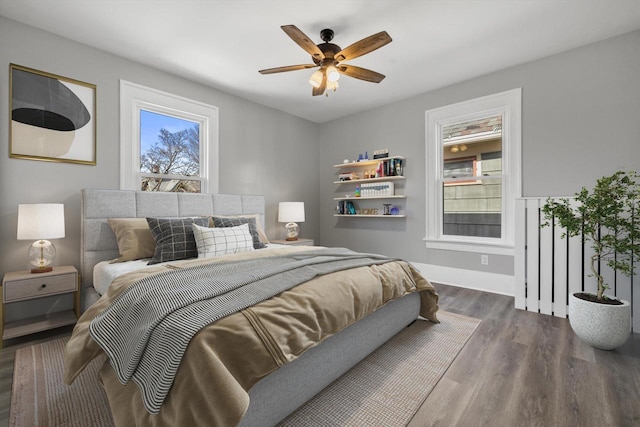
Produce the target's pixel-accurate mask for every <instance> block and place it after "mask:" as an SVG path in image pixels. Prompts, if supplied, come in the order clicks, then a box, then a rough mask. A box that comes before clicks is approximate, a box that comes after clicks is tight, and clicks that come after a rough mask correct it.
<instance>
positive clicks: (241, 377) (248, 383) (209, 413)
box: [65, 247, 438, 426]
mask: <svg viewBox="0 0 640 427" xmlns="http://www.w3.org/2000/svg"><path fill="white" fill-rule="evenodd" d="M308 249H310V248H306V249H305V248H304V247H288V248H282V249H277V250H269V251H255V252H249V253H244V254H238V255H233V256H229V257H225V259H228V260H231V259H243V258H247V257H264V256H272V255H277V254H283V253H286V252H294V251H300V250H308ZM219 260H220V259H205V260H201V259H200V260H189V261H182V262H176V263H175V264H172V265H171V266H154V267H150V268H147V269H144V270H142V271H139V272H135V273H129V274H126V275H123V276H121V277H119V278H117V279H116V280H115V281H114V282H113V284H112V285H111V287H110V288H109V292H108V293H107V294H106V295H105V296H103V297H102V298H101V299H100V300H99V301H98V302H97V303H96V304H94V305H93V306H91V307H90V308H89V309H88V310H87V311H86V312H85V313H84V314H83V315H82V316H81V318H80V319H79V320H78V323H77V325H76V327H75V328H74V331H73V334H72V337H71V339H70V340H69V343H68V344H67V347H66V349H65V381H66V382H67V383H71V382H73V380H74V379H75V377H76V376H77V375H78V373H79V372H81V371H82V369H84V367H85V366H86V365H87V364H88V363H89V362H90V361H91V360H92V359H93V358H94V357H96V356H97V355H98V354H101V353H102V349H101V348H100V347H99V346H98V345H97V344H96V343H95V342H94V341H93V340H92V339H91V337H90V335H89V324H90V322H91V320H92V319H93V318H94V317H95V316H96V315H97V314H98V313H100V312H101V311H102V310H104V309H105V308H106V307H107V306H108V305H109V304H110V302H111V301H112V300H113V299H114V298H116V297H117V296H118V295H119V294H120V293H121V292H122V291H123V290H124V289H126V287H127V286H129V284H131V283H132V282H134V281H136V280H138V279H140V278H142V277H146V276H148V275H152V274H157V273H159V272H162V271H166V269H167V268H176V267H177V268H180V267H184V266H191V265H195V264H198V263H206V262H217V261H219ZM416 291H420V292H421V301H422V305H421V311H420V314H421V315H422V316H424V317H426V318H427V319H429V320H432V321H436V322H437V318H436V311H437V309H438V306H437V294H436V293H435V290H434V288H433V286H431V284H430V283H428V282H427V280H426V279H424V278H423V277H422V276H421V275H420V274H419V273H418V272H417V271H416V270H415V269H413V267H411V266H410V265H409V264H408V263H405V262H390V263H386V264H382V265H377V266H371V267H360V268H355V269H351V270H347V271H342V272H337V273H332V274H328V275H325V276H321V277H317V278H315V279H313V280H311V281H309V282H307V283H304V284H302V285H299V286H297V287H295V288H293V289H291V290H289V291H286V292H283V293H282V294H280V295H278V296H277V297H274V298H271V299H269V300H266V301H263V302H262V303H259V304H257V305H255V306H253V307H251V308H248V309H245V310H242V311H240V312H238V313H235V314H232V315H230V316H227V317H225V318H223V319H221V320H218V321H217V322H215V323H213V324H211V325H209V326H207V327H205V328H204V329H202V330H201V331H200V332H199V333H198V334H196V336H195V337H194V338H193V339H192V340H191V343H190V344H189V347H188V348H187V351H186V353H185V355H184V358H183V360H182V363H181V364H180V367H179V369H178V373H177V375H176V378H175V381H174V383H173V386H172V388H171V391H170V392H169V394H168V396H167V399H166V400H165V402H164V404H163V406H162V409H161V410H160V413H159V414H158V415H151V414H150V413H148V412H147V411H146V410H145V409H144V406H143V404H142V401H141V398H140V394H139V389H138V387H137V386H136V385H135V384H127V385H122V384H120V383H119V381H118V380H117V377H116V375H115V373H114V371H113V369H112V368H111V366H110V365H109V364H108V363H107V364H105V366H104V367H103V369H102V371H101V376H102V381H103V384H104V387H105V390H106V391H107V395H108V397H109V402H110V405H111V408H112V413H113V416H114V420H115V422H116V425H118V426H127V425H145V426H175V425H209V426H235V425H237V424H238V423H239V422H240V420H241V418H242V416H243V415H244V413H245V412H246V409H247V407H248V405H249V396H248V394H247V392H248V390H249V389H250V388H251V387H252V386H253V385H254V384H255V383H256V382H257V381H259V380H260V379H261V378H263V377H264V376H266V375H268V374H269V373H271V372H273V371H274V370H276V369H278V367H280V366H282V365H283V364H285V363H287V362H290V361H292V360H294V359H296V358H297V357H299V356H300V355H301V354H302V353H303V352H304V351H305V350H307V349H309V348H311V347H313V346H314V345H316V344H318V343H320V342H322V341H323V340H324V339H326V338H328V337H330V336H331V335H333V334H335V333H337V332H339V331H341V330H342V329H344V328H345V327H347V326H349V325H350V324H352V323H354V322H356V321H358V320H360V319H362V318H363V317H365V316H366V315H368V314H370V313H372V312H374V311H375V310H377V309H378V308H380V307H381V306H382V305H384V304H386V303H387V302H389V301H391V300H393V299H396V298H399V297H402V296H403V295H405V294H407V293H410V292H416ZM291 313H296V315H294V316H292V315H291Z"/></svg>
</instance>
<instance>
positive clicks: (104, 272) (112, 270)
mask: <svg viewBox="0 0 640 427" xmlns="http://www.w3.org/2000/svg"><path fill="white" fill-rule="evenodd" d="M282 247H286V246H285V245H278V244H276V243H269V244H268V245H267V247H266V248H265V249H269V248H282ZM261 250H264V249H261ZM148 262H149V258H146V259H137V260H135V261H125V262H116V263H113V264H111V261H102V262H99V263H98V264H96V266H95V267H94V268H93V287H94V288H95V290H96V292H98V293H99V294H100V295H104V294H105V293H106V292H107V289H109V286H110V285H111V282H113V281H114V280H115V278H116V277H118V276H120V275H122V274H125V273H129V272H131V271H136V270H140V269H143V268H147V267H150V266H149V265H147V263H148ZM162 264H166V263H159V264H154V266H156V265H162Z"/></svg>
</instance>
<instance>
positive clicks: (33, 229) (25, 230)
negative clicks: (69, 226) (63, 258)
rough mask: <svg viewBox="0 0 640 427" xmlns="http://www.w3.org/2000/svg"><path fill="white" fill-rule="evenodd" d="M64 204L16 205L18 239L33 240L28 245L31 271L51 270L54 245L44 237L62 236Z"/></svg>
mask: <svg viewBox="0 0 640 427" xmlns="http://www.w3.org/2000/svg"><path fill="white" fill-rule="evenodd" d="M64 231H65V230H64V205H63V204H60V203H38V204H20V205H18V240H35V242H33V244H32V245H31V246H30V247H29V252H28V254H29V263H30V264H31V265H32V266H33V268H32V269H31V272H32V273H46V272H49V271H51V270H52V267H51V263H53V260H54V259H55V257H56V247H55V246H54V245H53V243H51V242H50V241H49V240H46V239H61V238H63V237H64V235H65V233H64Z"/></svg>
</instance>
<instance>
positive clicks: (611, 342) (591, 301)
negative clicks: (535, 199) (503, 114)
mask: <svg viewBox="0 0 640 427" xmlns="http://www.w3.org/2000/svg"><path fill="white" fill-rule="evenodd" d="M542 211H543V213H544V217H545V220H546V221H545V223H544V224H543V225H542V226H543V227H545V226H554V225H559V226H560V227H562V228H564V230H563V237H564V236H565V235H566V236H569V237H574V236H578V235H583V236H584V238H585V240H586V241H591V248H592V249H593V255H592V256H591V259H590V261H591V262H590V268H591V276H593V277H595V278H596V279H597V282H598V291H597V294H595V295H594V294H590V293H585V292H576V293H574V294H572V295H571V296H570V298H569V323H570V324H571V328H572V329H573V331H574V332H575V333H576V335H577V336H578V337H579V338H580V339H582V340H583V341H585V342H586V343H587V344H589V345H591V346H593V347H597V348H600V349H603V350H613V349H614V348H617V347H619V346H621V345H623V344H624V343H625V342H626V341H627V339H628V338H629V333H630V332H631V328H630V326H631V306H630V304H629V302H627V301H624V300H620V299H617V298H615V297H610V296H607V295H605V294H604V292H605V291H606V290H607V289H609V286H608V284H607V283H605V281H604V280H605V279H604V277H603V275H602V272H601V270H600V264H601V263H605V264H606V265H607V266H609V267H610V268H611V269H613V270H614V271H617V272H620V273H622V274H624V275H626V276H631V277H633V276H634V271H635V266H637V264H638V262H640V228H638V222H640V212H639V211H640V176H639V175H638V174H637V173H635V172H623V171H618V172H616V173H614V174H613V175H611V176H605V177H602V178H600V179H598V180H597V181H596V185H595V187H594V188H593V189H592V190H591V191H590V190H588V189H586V188H584V187H583V188H582V190H580V192H578V193H576V194H575V199H574V200H569V199H566V198H563V199H560V200H559V201H558V200H552V199H547V202H546V203H545V205H544V206H543V208H542Z"/></svg>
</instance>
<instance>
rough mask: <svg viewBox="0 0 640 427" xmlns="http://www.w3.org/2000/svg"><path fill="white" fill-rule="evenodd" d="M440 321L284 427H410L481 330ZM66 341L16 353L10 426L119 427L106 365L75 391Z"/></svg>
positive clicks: (407, 332) (443, 316) (417, 325)
mask: <svg viewBox="0 0 640 427" xmlns="http://www.w3.org/2000/svg"><path fill="white" fill-rule="evenodd" d="M438 317H439V319H440V321H441V323H440V324H434V323H431V322H427V321H422V320H419V321H416V322H414V323H413V324H412V325H411V326H409V327H407V328H406V329H404V330H403V331H402V332H401V333H399V334H398V335H396V336H395V337H393V338H392V339H391V340H389V341H388V342H387V343H385V344H384V345H383V346H382V347H380V348H379V349H378V350H376V351H375V352H373V353H372V354H371V355H369V356H368V357H367V358H365V359H364V360H363V361H362V362H360V363H359V364H358V365H356V366H355V367H354V368H352V369H351V370H350V371H348V372H347V373H345V374H344V375H343V376H342V377H340V378H339V379H338V380H336V381H335V382H333V383H332V384H331V385H329V386H328V387H327V388H325V389H324V390H323V391H322V392H320V393H319V394H318V395H317V396H316V397H314V398H313V399H312V400H310V401H309V402H307V403H306V404H305V405H304V406H302V407H301V408H300V409H298V410H297V411H296V412H294V413H293V414H291V415H290V416H289V417H287V418H286V419H285V420H283V421H282V422H281V423H280V424H279V426H281V427H285V426H286V427H293V426H296V427H299V426H309V427H313V426H318V427H319V426H322V427H329V426H341V427H342V426H353V427H355V426H358V427H363V426H406V425H407V423H408V422H409V421H410V420H411V418H412V417H413V415H414V414H415V412H416V411H417V410H418V409H419V408H420V405H422V403H423V402H424V400H425V399H426V398H427V396H428V395H429V393H430V392H431V390H433V388H434V387H435V385H436V384H437V383H438V381H439V380H440V378H441V377H442V375H444V373H445V372H446V370H447V369H448V367H449V366H450V365H451V363H452V362H453V361H454V359H455V358H456V356H457V355H458V353H459V352H460V350H462V348H463V347H464V345H465V343H466V342H467V341H468V339H469V338H470V337H471V335H472V334H473V331H474V330H475V329H476V327H477V326H478V325H479V324H480V320H478V319H473V318H470V317H466V316H461V315H457V314H452V313H448V312H443V311H440V312H439V313H438ZM67 339H68V338H66V337H65V338H60V339H56V340H53V341H48V342H45V343H41V344H37V345H33V346H30V347H25V348H21V349H18V350H17V351H16V354H15V364H14V375H13V385H12V391H11V412H10V416H9V425H10V426H69V427H86V426H93V427H110V426H113V421H112V418H111V415H110V412H109V408H108V404H107V397H106V395H105V393H104V391H103V390H102V386H101V385H100V383H99V376H98V370H99V369H100V367H101V366H102V364H103V363H104V358H102V357H101V358H98V359H96V360H94V361H93V362H92V363H91V364H90V366H88V367H87V368H86V369H85V370H84V371H83V373H82V374H80V376H79V377H78V378H77V379H76V381H75V382H74V383H73V385H71V386H67V385H65V384H64V383H63V381H62V371H63V348H64V345H65V343H66V341H67Z"/></svg>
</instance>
